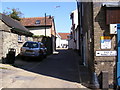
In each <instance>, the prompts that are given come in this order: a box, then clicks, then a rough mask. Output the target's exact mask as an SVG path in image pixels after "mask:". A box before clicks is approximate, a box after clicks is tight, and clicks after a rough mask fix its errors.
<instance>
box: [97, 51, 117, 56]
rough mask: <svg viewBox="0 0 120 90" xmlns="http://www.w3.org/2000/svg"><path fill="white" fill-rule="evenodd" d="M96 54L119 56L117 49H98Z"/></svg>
mask: <svg viewBox="0 0 120 90" xmlns="http://www.w3.org/2000/svg"><path fill="white" fill-rule="evenodd" d="M96 56H117V51H96Z"/></svg>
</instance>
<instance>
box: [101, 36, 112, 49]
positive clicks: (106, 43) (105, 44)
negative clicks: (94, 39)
mask: <svg viewBox="0 0 120 90" xmlns="http://www.w3.org/2000/svg"><path fill="white" fill-rule="evenodd" d="M100 42H101V49H111V37H110V36H101V37H100Z"/></svg>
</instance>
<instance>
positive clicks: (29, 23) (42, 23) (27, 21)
mask: <svg viewBox="0 0 120 90" xmlns="http://www.w3.org/2000/svg"><path fill="white" fill-rule="evenodd" d="M52 19H53V18H52V17H46V23H45V17H31V18H21V21H20V22H21V24H22V25H23V26H26V27H27V26H31V27H33V26H34V27H38V26H52V21H53V20H52ZM37 20H39V21H40V24H36V23H35V22H36V21H37Z"/></svg>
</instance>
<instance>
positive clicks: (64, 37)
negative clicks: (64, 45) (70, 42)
mask: <svg viewBox="0 0 120 90" xmlns="http://www.w3.org/2000/svg"><path fill="white" fill-rule="evenodd" d="M58 34H59V35H60V36H61V39H68V35H69V34H70V33H58Z"/></svg>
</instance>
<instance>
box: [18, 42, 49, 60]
mask: <svg viewBox="0 0 120 90" xmlns="http://www.w3.org/2000/svg"><path fill="white" fill-rule="evenodd" d="M20 55H21V56H22V57H40V58H43V57H46V55H47V48H46V47H45V46H44V45H43V43H41V42H33V41H27V42H25V43H24V44H23V46H22V47H21V52H20Z"/></svg>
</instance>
